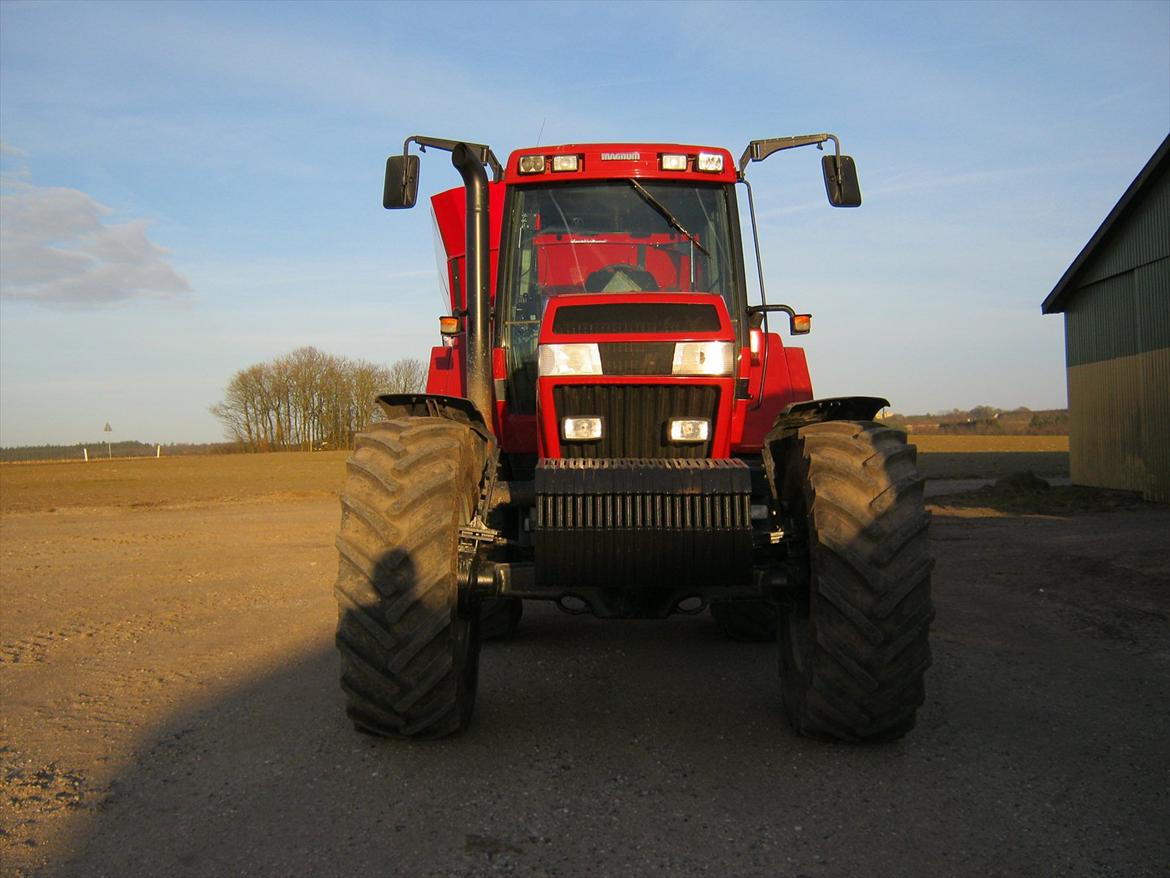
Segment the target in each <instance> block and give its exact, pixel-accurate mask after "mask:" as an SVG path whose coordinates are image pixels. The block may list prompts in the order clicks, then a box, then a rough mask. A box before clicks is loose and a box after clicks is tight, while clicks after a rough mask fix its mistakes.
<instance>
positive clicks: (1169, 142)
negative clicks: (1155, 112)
mask: <svg viewBox="0 0 1170 878" xmlns="http://www.w3.org/2000/svg"><path fill="white" fill-rule="evenodd" d="M1168 160H1170V136H1167V137H1166V139H1164V140H1163V141H1162V145H1161V146H1159V147H1158V148H1157V150H1155V151H1154V154H1153V155H1152V156H1151V157H1150V160H1149V161H1148V162H1146V166H1145V167H1144V168H1142V170H1141V172H1140V173H1139V174H1138V175H1137V176H1136V177H1135V178H1134V180H1133V182H1132V183H1130V184H1129V188H1128V189H1126V190H1125V194H1124V195H1122V196H1121V198H1120V199H1119V200H1118V202H1117V204H1115V205H1114V206H1113V210H1111V211H1109V216H1107V217H1105V221H1104V222H1103V223H1101V226H1100V227H1099V228H1098V229H1097V231H1096V232H1094V233H1093V237H1092V238H1090V239H1089V243H1088V244H1086V245H1085V247H1084V249H1083V250H1081V252H1080V253H1079V254H1077V258H1076V259H1074V260H1073V261H1072V265H1070V266H1069V267H1068V270H1067V271H1065V273H1064V274H1063V275H1062V276H1061V278H1060V280H1059V281H1057V283H1056V286H1055V287H1053V288H1052V292H1051V293H1049V294H1048V297H1047V298H1046V299H1045V300H1044V303H1043V304H1042V305H1041V306H1040V310H1041V311H1042V312H1043V313H1045V314H1058V313H1060V312H1062V311H1064V310H1066V309H1067V306H1068V303H1069V299H1070V298H1071V297H1072V295H1073V293H1074V292H1076V289H1077V288H1076V286H1074V285H1073V280H1074V279H1075V278H1076V276H1077V274H1078V273H1079V272H1080V270H1081V268H1082V267H1083V266H1084V265H1085V263H1086V262H1088V261H1089V258H1090V257H1091V256H1092V255H1093V252H1094V251H1095V250H1096V249H1097V247H1098V245H1100V244H1101V242H1102V241H1104V240H1105V239H1106V238H1107V237H1109V233H1110V232H1111V231H1113V227H1114V226H1115V225H1117V224H1118V223H1119V222H1121V221H1122V220H1123V219H1124V218H1125V217H1126V216H1128V215H1129V213H1130V211H1131V209H1132V208H1133V206H1134V205H1135V204H1136V203H1137V201H1138V195H1139V194H1140V193H1141V192H1142V191H1143V190H1144V189H1145V188H1146V185H1147V184H1148V183H1149V182H1150V180H1151V179H1153V178H1154V177H1155V176H1156V175H1157V173H1158V171H1159V170H1160V169H1161V167H1162V166H1163V165H1164V164H1166V162H1167V161H1168Z"/></svg>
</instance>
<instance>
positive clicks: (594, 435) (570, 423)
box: [561, 418, 603, 442]
mask: <svg viewBox="0 0 1170 878" xmlns="http://www.w3.org/2000/svg"><path fill="white" fill-rule="evenodd" d="M602 429H603V428H602V426H601V418H565V419H564V420H563V421H561V438H562V439H564V440H565V441H566V442H588V441H590V440H592V439H600V438H601V434H602Z"/></svg>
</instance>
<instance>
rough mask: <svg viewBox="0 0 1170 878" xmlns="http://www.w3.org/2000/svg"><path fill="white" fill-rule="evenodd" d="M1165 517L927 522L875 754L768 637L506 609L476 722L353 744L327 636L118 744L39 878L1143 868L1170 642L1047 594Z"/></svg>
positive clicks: (1158, 794) (1155, 829)
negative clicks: (922, 662)
mask: <svg viewBox="0 0 1170 878" xmlns="http://www.w3.org/2000/svg"><path fill="white" fill-rule="evenodd" d="M1168 522H1170V516H1167V515H1166V514H1163V513H1161V512H1158V513H1155V514H1153V515H1152V516H1151V515H1148V514H1147V515H1143V514H1142V512H1141V511H1140V510H1139V511H1132V510H1130V511H1122V512H1119V513H1117V514H1116V516H1114V515H1089V516H1086V517H1084V518H1083V519H1082V520H1079V524H1077V525H1076V526H1071V525H1069V524H1068V523H1067V522H1063V521H1058V520H1053V519H1029V518H1021V517H1014V516H1013V517H1002V518H991V519H982V520H974V521H973V520H972V519H969V518H963V517H959V516H956V515H951V514H946V513H943V514H939V513H937V512H936V518H935V528H934V531H933V533H932V542H933V546H934V550H935V553H936V555H937V557H938V562H939V563H938V566H937V568H936V571H935V577H934V579H935V601H936V606H937V608H938V618H937V622H936V626H935V635H934V639H933V640H934V644H933V646H934V655H935V664H934V667H933V668H932V670H931V671H930V672H929V673H928V675H927V702H926V705H925V706H924V708H923V709H922V712H921V714H920V718H919V727H918V729H917V730H915V731H914V732H911V734H910V735H909V736H908V737H907V738H906V739H905V740H904V741H902V742H899V743H896V744H891V745H886V746H879V747H861V748H855V747H848V746H840V745H825V744H817V743H813V742H809V741H805V740H802V739H799V738H797V737H795V736H794V735H793V734H792V733H791V732H790V731H789V730H788V728H787V726H786V725H785V723H784V720H783V718H782V712H781V709H780V703H779V694H778V681H777V674H776V654H775V653H776V649H775V647H774V646H771V645H767V644H763V645H750V644H736V643H730V642H727V641H725V640H723V639H722V637H721V636H720V635H719V633H718V631H717V628H716V626H715V625H714V623H713V622H712V621H711V620H710V618H709V617H708V616H703V617H695V618H675V619H671V620H668V621H667V622H653V621H652V622H599V621H596V620H593V619H589V618H576V617H568V616H564V615H562V614H559V613H557V612H556V611H555V610H553V609H551V608H548V607H540V606H533V605H529V606H528V607H527V608H526V612H525V617H524V621H523V622H522V624H521V627H520V630H519V633H518V635H517V636H516V637H515V638H514V639H513V640H510V641H505V642H490V643H486V644H485V645H484V648H483V655H482V659H481V676H480V686H479V694H478V704H477V711H476V716H475V718H474V720H473V724H472V727H471V729H470V730H469V731H468V732H467V733H465V734H464V735H462V736H461V737H457V738H453V739H448V740H444V741H440V742H437V743H430V744H402V743H398V742H389V741H382V740H377V739H372V738H368V737H365V736H362V735H360V734H358V733H356V732H354V731H353V729H352V727H351V726H350V724H349V722H348V720H347V719H346V717H345V715H344V711H343V699H342V696H341V693H340V690H339V687H338V683H337V659H336V657H335V654H334V651H333V649H332V647H329V648H322V649H321V650H320V651H318V652H316V653H313V654H311V655H308V656H304V657H302V658H300V659H298V660H296V661H290V663H289V664H288V665H287V667H286V668H284V669H283V670H282V671H281V672H279V673H276V674H272V675H269V676H266V677H263V678H260V679H256V680H254V681H252V682H250V683H249V684H247V685H245V686H243V687H241V688H239V689H237V690H236V691H235V692H233V693H232V694H230V695H228V696H226V697H224V698H221V699H218V700H216V701H213V702H211V703H206V704H203V705H199V706H197V707H194V708H192V709H190V710H188V711H186V712H184V713H182V714H180V715H177V716H175V717H174V719H173V721H171V722H170V723H168V724H167V726H166V727H164V728H161V729H159V730H157V731H156V732H155V733H153V734H152V735H151V736H150V737H149V739H147V740H145V741H143V742H142V746H141V748H140V750H139V755H138V759H137V762H136V764H135V766H134V767H133V769H132V770H129V771H127V772H125V773H124V774H123V775H122V776H121V777H120V778H118V780H117V782H116V784H115V785H114V787H113V790H112V793H111V796H110V797H109V800H108V801H107V802H106V803H105V804H104V805H103V806H102V807H101V808H100V809H99V810H98V811H97V813H96V814H94V815H93V817H92V822H91V823H90V827H91V831H90V832H88V834H87V835H86V837H84V838H79V839H78V840H77V842H76V844H75V846H74V851H75V854H74V856H73V857H72V859H70V860H69V861H68V862H67V863H63V864H58V865H56V866H54V867H53V868H51V869H50V870H48V871H47V873H46V874H50V875H109V876H125V875H131V876H132V875H167V876H218V875H249V876H252V875H263V876H268V875H271V876H334V875H336V876H349V875H357V874H362V875H375V876H399V875H401V876H478V875H530V874H531V875H563V876H575V875H583V874H584V875H588V874H609V875H648V874H662V875H671V876H675V875H684V876H685V875H698V874H707V875H743V876H750V875H760V876H765V875H766V876H796V875H806V876H825V878H827V876H847V875H865V876H882V875H926V874H947V875H989V874H991V875H1007V874H1070V875H1146V874H1156V873H1157V870H1158V869H1159V868H1161V867H1162V866H1163V865H1164V864H1165V862H1167V861H1168V858H1170V842H1168V841H1167V834H1166V833H1165V828H1166V812H1165V804H1166V799H1165V789H1166V781H1167V778H1168V777H1170V755H1168V754H1167V752H1166V750H1165V740H1166V739H1167V736H1170V721H1168V714H1167V708H1166V707H1165V705H1166V704H1167V703H1170V675H1167V674H1166V673H1165V671H1166V668H1167V660H1168V657H1167V653H1166V649H1165V645H1164V642H1163V641H1162V640H1161V638H1163V637H1164V636H1165V634H1166V632H1167V631H1168V630H1170V628H1168V627H1167V625H1166V621H1165V616H1162V617H1160V618H1154V617H1151V621H1150V622H1149V624H1148V625H1147V626H1146V627H1144V628H1141V629H1135V630H1136V633H1135V634H1134V636H1135V637H1137V638H1139V639H1140V640H1141V642H1142V643H1143V644H1144V649H1143V651H1142V652H1140V653H1139V652H1136V651H1135V650H1133V649H1131V648H1129V647H1128V646H1127V645H1125V644H1121V645H1118V644H1117V643H1115V642H1114V641H1111V640H1108V639H1102V638H1101V637H1099V636H1098V635H1097V634H1096V633H1094V631H1092V630H1089V629H1087V628H1084V627H1083V626H1082V622H1081V620H1079V619H1078V618H1077V617H1076V615H1075V614H1073V613H1071V612H1070V610H1069V606H1070V604H1069V600H1073V599H1074V598H1075V596H1076V594H1088V593H1091V592H1092V590H1093V588H1094V586H1095V583H1101V582H1105V583H1107V584H1108V586H1109V587H1110V589H1112V590H1115V591H1123V590H1125V589H1126V585H1125V583H1126V582H1127V581H1129V580H1131V579H1132V578H1133V576H1134V571H1135V570H1144V569H1146V568H1145V567H1143V566H1142V565H1148V566H1149V569H1150V570H1152V571H1154V574H1153V575H1160V576H1163V577H1165V571H1166V561H1165V559H1164V553H1163V551H1162V550H1163V543H1164V538H1163V536H1164V526H1165V525H1166V524H1167V523H1168ZM1142 528H1145V529H1144V530H1142ZM1119 547H1120V548H1119ZM1155 553H1158V554H1157V556H1156V557H1155ZM1094 559H1096V562H1099V563H1098V567H1096V568H1093V567H1092V566H1091V564H1089V566H1086V563H1087V562H1091V561H1093V560H1094ZM1158 559H1161V560H1158ZM1106 562H1109V563H1112V564H1113V567H1112V568H1109V569H1108V570H1106V568H1105V567H1103V566H1101V565H1103V564H1105V563H1106ZM1159 565H1160V566H1159ZM1086 571H1089V572H1086ZM1157 571H1161V572H1160V573H1159V572H1157ZM1163 581H1165V580H1163ZM1062 583H1063V585H1062ZM1070 583H1071V584H1070ZM1061 587H1063V588H1065V589H1066V594H1067V595H1073V597H1070V598H1069V600H1064V601H1053V600H1050V597H1051V591H1052V590H1056V589H1059V588H1061ZM1077 589H1079V590H1080V591H1079V592H1078V591H1076V590H1077ZM1143 600H1147V601H1153V602H1154V603H1153V610H1151V612H1161V610H1158V607H1161V608H1162V610H1164V609H1165V607H1166V594H1165V593H1162V596H1161V598H1158V597H1157V596H1156V595H1154V594H1153V592H1150V594H1148V595H1147V596H1146V597H1145V598H1143ZM1159 601H1160V603H1159ZM1098 612H1100V613H1105V614H1108V613H1109V612H1112V611H1111V610H1108V609H1107V608H1106V609H1101V610H1099V611H1098ZM1160 642H1161V643H1162V645H1161V646H1158V645H1157V644H1158V643H1160Z"/></svg>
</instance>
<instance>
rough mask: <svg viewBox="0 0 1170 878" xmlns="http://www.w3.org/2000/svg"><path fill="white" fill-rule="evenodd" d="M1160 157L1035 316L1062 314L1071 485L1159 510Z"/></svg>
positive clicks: (1164, 396) (1167, 330)
mask: <svg viewBox="0 0 1170 878" xmlns="http://www.w3.org/2000/svg"><path fill="white" fill-rule="evenodd" d="M1168 140H1170V138H1168ZM1166 153H1167V144H1166V142H1163V144H1162V148H1161V149H1159V150H1158V152H1157V153H1155V155H1154V158H1153V159H1151V160H1150V164H1149V165H1147V166H1146V168H1145V169H1144V170H1143V172H1142V175H1139V177H1138V178H1137V179H1136V180H1135V181H1134V185H1133V186H1131V187H1130V190H1129V191H1127V192H1126V194H1125V196H1123V198H1122V200H1121V201H1119V202H1118V206H1117V207H1116V208H1114V212H1113V213H1112V214H1110V216H1109V218H1108V219H1107V220H1106V221H1105V223H1104V224H1102V227H1101V229H1100V230H1098V234H1097V235H1095V236H1094V239H1093V240H1092V241H1090V242H1089V245H1088V246H1086V248H1085V251H1083V252H1082V254H1081V256H1079V257H1078V260H1077V262H1074V263H1073V265H1072V266H1071V267H1070V272H1071V274H1070V273H1066V275H1065V277H1064V278H1062V279H1061V283H1060V284H1058V286H1057V288H1056V289H1055V290H1053V293H1052V295H1050V296H1049V299H1048V300H1046V301H1045V308H1044V310H1045V311H1047V312H1050V313H1051V312H1053V311H1064V314H1065V324H1064V325H1065V354H1066V361H1067V364H1068V403H1069V452H1070V467H1071V471H1072V472H1071V475H1072V480H1073V483H1074V484H1078V485H1092V486H1096V487H1102V488H1118V489H1122V490H1131V491H1141V492H1142V496H1143V497H1145V498H1146V499H1147V500H1156V501H1160V502H1170V161H1167V160H1166ZM1078 262H1079V263H1080V264H1079V265H1078Z"/></svg>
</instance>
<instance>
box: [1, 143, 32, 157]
mask: <svg viewBox="0 0 1170 878" xmlns="http://www.w3.org/2000/svg"><path fill="white" fill-rule="evenodd" d="M0 155H11V156H16V157H17V158H27V157H28V153H27V152H25V151H24V150H23V149H18V148H17V147H15V146H13V145H12V144H10V143H5V142H4V141H3V140H0Z"/></svg>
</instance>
